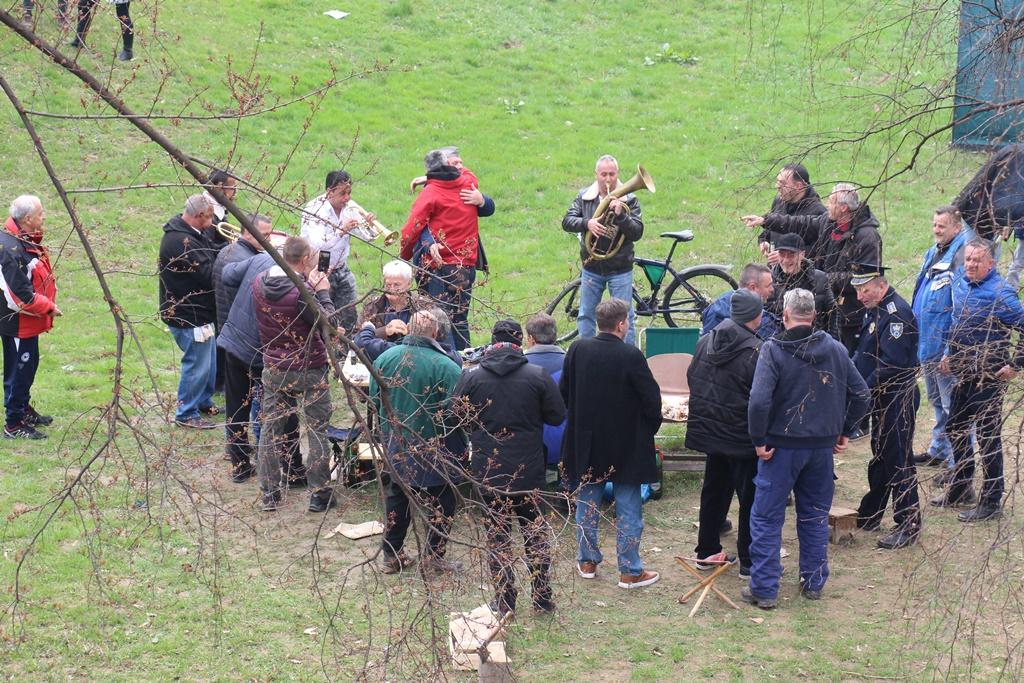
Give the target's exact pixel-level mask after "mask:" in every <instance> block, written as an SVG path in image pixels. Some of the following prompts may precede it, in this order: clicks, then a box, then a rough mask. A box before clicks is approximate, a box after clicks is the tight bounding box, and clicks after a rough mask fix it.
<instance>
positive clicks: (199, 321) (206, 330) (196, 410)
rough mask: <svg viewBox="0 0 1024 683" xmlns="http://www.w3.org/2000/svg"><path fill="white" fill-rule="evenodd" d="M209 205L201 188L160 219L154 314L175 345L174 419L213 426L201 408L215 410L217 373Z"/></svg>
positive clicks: (188, 424)
mask: <svg viewBox="0 0 1024 683" xmlns="http://www.w3.org/2000/svg"><path fill="white" fill-rule="evenodd" d="M212 222H213V207H212V206H211V205H210V202H209V200H207V199H206V197H204V196H203V195H201V194H195V195H192V196H191V197H189V198H188V200H187V201H186V202H185V210H184V211H183V212H182V213H180V214H178V215H177V216H174V217H173V218H171V219H170V220H169V221H167V223H166V224H164V236H163V238H162V239H161V240H160V256H159V259H158V261H157V270H158V271H159V276H160V319H161V320H163V321H164V323H165V324H166V325H167V327H168V328H170V330H171V335H172V336H173V337H174V342H175V343H176V344H177V345H178V348H179V349H181V353H182V356H181V378H180V380H179V382H178V407H177V410H176V412H175V414H174V422H175V424H177V425H179V426H182V427H192V428H194V429H213V428H214V427H215V425H214V424H213V423H211V422H209V421H207V420H205V419H204V418H203V414H206V415H217V414H218V413H219V412H220V410H219V409H218V408H217V407H216V406H215V405H214V404H213V385H214V379H215V377H216V373H217V360H216V359H217V345H216V341H215V330H214V323H215V322H216V320H217V304H216V295H215V294H214V288H213V263H214V259H215V258H216V256H217V251H218V249H217V247H216V246H215V245H214V244H213V242H212V241H211V240H210V238H209V229H210V225H211V224H212Z"/></svg>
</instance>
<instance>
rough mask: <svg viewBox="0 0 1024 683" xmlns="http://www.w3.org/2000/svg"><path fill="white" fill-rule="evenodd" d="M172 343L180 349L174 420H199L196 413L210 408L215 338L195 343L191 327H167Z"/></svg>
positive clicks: (213, 378)
mask: <svg viewBox="0 0 1024 683" xmlns="http://www.w3.org/2000/svg"><path fill="white" fill-rule="evenodd" d="M169 329H170V330H171V335H172V336H173V337H174V342H175V343H176V344H177V345H178V348H179V349H181V353H182V356H181V379H180V380H179V381H178V410H177V412H176V413H175V414H174V419H175V420H188V419H191V418H194V417H199V410H200V409H202V408H209V407H210V406H212V405H213V383H214V380H215V379H216V377H217V338H216V337H210V338H209V339H207V340H206V341H204V342H202V343H200V342H197V341H196V339H195V337H194V336H193V331H192V330H193V328H191V327H171V328H169Z"/></svg>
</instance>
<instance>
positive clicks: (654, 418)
mask: <svg viewBox="0 0 1024 683" xmlns="http://www.w3.org/2000/svg"><path fill="white" fill-rule="evenodd" d="M560 389H561V391H562V398H563V399H565V405H566V406H567V407H568V409H569V423H568V425H566V428H565V440H564V442H563V445H562V458H563V463H564V464H565V474H566V476H567V477H569V479H570V480H575V481H579V480H580V479H581V477H586V481H587V482H590V483H594V482H596V481H600V480H602V479H604V478H605V477H607V478H608V479H609V480H610V481H613V482H618V483H622V484H647V483H650V482H652V481H657V478H658V468H657V463H656V462H655V454H654V435H655V434H656V433H657V431H658V429H659V428H660V427H661V389H659V388H658V383H657V382H655V381H654V375H652V374H651V368H650V367H649V366H648V365H647V359H646V358H644V354H643V352H641V351H640V349H638V348H636V347H635V346H631V345H629V344H626V343H624V342H623V341H622V340H621V339H619V338H618V337H616V336H615V335H613V334H609V333H607V332H601V333H599V334H598V335H597V336H596V337H590V338H588V339H578V340H576V341H575V342H573V345H572V346H570V347H569V351H568V352H567V353H566V354H565V364H564V366H563V368H562V378H561V381H560Z"/></svg>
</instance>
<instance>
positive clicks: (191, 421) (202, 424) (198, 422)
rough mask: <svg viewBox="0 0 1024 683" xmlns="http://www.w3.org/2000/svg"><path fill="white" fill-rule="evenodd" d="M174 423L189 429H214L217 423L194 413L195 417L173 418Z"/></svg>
mask: <svg viewBox="0 0 1024 683" xmlns="http://www.w3.org/2000/svg"><path fill="white" fill-rule="evenodd" d="M174 424H176V425H178V426H179V427H188V428H189V429H216V428H217V425H215V424H213V423H212V422H210V421H208V420H204V419H203V418H201V417H199V416H198V415H196V416H195V417H182V418H174Z"/></svg>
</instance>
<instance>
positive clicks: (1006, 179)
mask: <svg viewBox="0 0 1024 683" xmlns="http://www.w3.org/2000/svg"><path fill="white" fill-rule="evenodd" d="M1022 173H1024V145H1019V144H1018V145H1006V146H1005V147H1003V148H1001V149H1000V150H999V151H997V152H996V153H995V154H993V155H992V158H991V159H989V160H988V161H987V162H985V165H984V166H982V167H981V168H980V169H979V170H978V172H977V173H976V174H974V177H973V178H971V181H970V182H969V183H967V185H965V186H964V189H962V190H961V191H960V194H959V195H957V198H956V199H954V200H953V205H954V206H956V207H957V208H958V209H960V214H961V215H962V216H963V219H964V220H965V221H967V224H968V225H970V226H971V227H972V228H974V231H975V232H976V233H977V234H978V236H979V237H984V238H985V239H988V240H990V239H995V238H996V236H997V235H998V234H999V232H1000V231H1001V230H1002V229H1003V228H1005V227H1009V226H1011V225H1013V224H1015V223H1018V222H1019V221H1021V219H1024V201H1022V200H1021V196H1022V195H1024V176H1022Z"/></svg>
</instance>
